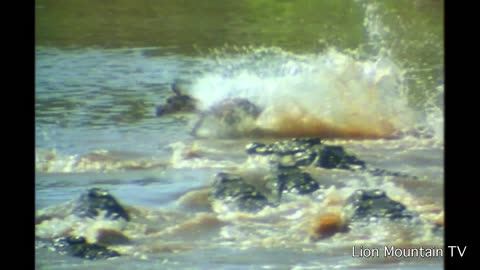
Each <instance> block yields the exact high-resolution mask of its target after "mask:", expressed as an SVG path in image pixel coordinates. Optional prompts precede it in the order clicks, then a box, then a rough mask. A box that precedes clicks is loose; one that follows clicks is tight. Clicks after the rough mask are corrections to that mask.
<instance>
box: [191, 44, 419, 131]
mask: <svg viewBox="0 0 480 270" xmlns="http://www.w3.org/2000/svg"><path fill="white" fill-rule="evenodd" d="M257 53H262V56H259V57H257V58H255V57H253V56H252V54H253V55H255V54H257ZM264 55H265V56H264ZM242 57H243V61H241V62H235V61H234V57H232V58H231V59H225V60H224V61H223V62H222V63H219V69H217V70H214V71H213V72H211V73H207V74H205V75H204V76H202V77H200V78H199V79H198V80H196V81H195V82H194V83H193V85H192V88H191V93H192V94H193V95H194V96H195V98H197V99H198V100H199V101H200V103H201V106H202V108H203V109H205V108H209V107H211V106H214V105H215V104H217V103H218V102H220V101H221V100H223V99H227V98H234V97H240V98H246V99H249V100H251V101H253V102H254V103H256V105H257V106H259V107H261V108H262V109H263V113H262V114H261V115H260V116H259V118H258V119H257V121H256V123H255V125H256V126H257V128H258V129H261V130H263V131H265V132H266V133H269V134H275V135H279V136H324V137H356V138H379V137H394V136H398V135H399V134H401V133H402V132H405V131H406V130H407V129H408V128H409V127H410V126H412V121H413V113H412V110H411V109H410V108H409V107H408V102H407V97H406V95H405V94H404V93H405V92H404V89H405V86H404V79H403V73H402V71H401V70H400V69H399V68H398V67H397V66H396V65H395V63H394V62H393V61H392V60H391V59H389V58H380V59H377V60H365V61H360V60H356V59H355V58H354V57H352V56H349V55H347V54H344V53H341V52H338V51H336V50H334V49H331V50H328V51H327V52H326V53H324V54H320V55H312V56H309V57H303V56H292V55H290V54H288V53H286V52H283V51H280V52H278V51H275V53H273V54H263V50H260V52H259V51H256V50H253V51H251V52H247V55H245V56H242ZM246 59H252V65H251V66H249V65H247V64H246V63H245V61H246ZM253 59H255V60H257V61H255V62H253ZM270 59H272V61H275V62H276V64H277V65H276V66H274V67H272V66H271V65H270V64H269V62H270ZM279 59H282V60H283V61H279ZM261 63H264V67H265V69H267V70H268V71H265V70H264V72H259V71H261V68H260V67H261ZM235 64H238V65H237V66H235ZM222 67H224V68H226V69H228V70H229V72H228V73H225V72H223V71H222Z"/></svg>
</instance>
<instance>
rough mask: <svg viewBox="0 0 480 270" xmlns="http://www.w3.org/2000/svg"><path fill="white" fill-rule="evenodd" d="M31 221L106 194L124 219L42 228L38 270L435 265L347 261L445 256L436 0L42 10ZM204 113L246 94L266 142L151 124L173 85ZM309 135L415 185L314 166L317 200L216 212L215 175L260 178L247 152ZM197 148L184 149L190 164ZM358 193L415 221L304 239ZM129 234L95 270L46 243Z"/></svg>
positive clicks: (171, 119) (438, 263)
mask: <svg viewBox="0 0 480 270" xmlns="http://www.w3.org/2000/svg"><path fill="white" fill-rule="evenodd" d="M35 8H36V47H35V57H36V59H35V66H36V72H35V88H36V89H35V151H36V164H35V166H36V168H35V172H36V173H35V178H36V179H35V187H36V190H35V209H36V213H37V216H41V215H42V214H44V213H52V212H53V213H54V212H58V213H60V212H62V209H64V208H65V207H67V206H66V204H68V202H70V201H72V200H75V199H76V198H78V197H79V196H80V194H81V193H83V192H85V191H86V190H87V189H88V188H91V187H100V188H105V189H107V190H109V191H110V192H111V193H112V194H113V195H114V196H115V197H116V198H117V199H118V200H119V201H120V202H121V203H122V204H123V205H125V206H126V207H127V208H128V209H129V211H131V213H132V216H133V217H134V218H133V219H132V221H131V222H130V223H128V224H112V223H109V222H108V221H106V220H103V219H99V220H79V219H77V218H75V217H69V216H66V217H65V216H64V217H62V218H57V219H51V220H47V221H43V222H39V223H38V224H37V225H36V236H37V239H36V259H35V260H36V268H38V269H159V268H160V269H333V268H335V269H357V268H362V269H377V268H379V269H384V268H385V269H391V268H395V269H441V268H443V258H442V257H437V258H394V259H391V258H390V259H386V258H358V257H353V256H352V247H353V246H357V247H359V246H364V247H383V246H386V245H388V246H392V245H393V246H396V247H419V246H422V247H433V246H435V247H443V235H442V234H441V233H432V229H431V228H432V226H433V224H436V225H438V224H440V225H441V226H443V225H442V224H443V211H444V210H443V200H444V198H443V176H444V167H443V164H444V163H443V150H444V143H443V91H444V90H443V80H444V75H443V69H444V68H443V1H434V0H423V1H421V0H416V1H414V0H411V1H354V0H344V1H314V0H311V1H308V0H305V1H288V0H285V1H273V0H251V1H220V0H218V1H194V0H191V1H190V0H186V1H147V0H142V1H126V0H125V1H123V0H117V1H101V2H98V1H77V0H71V1H45V0H43V1H36V3H35ZM175 82H176V83H178V84H179V85H180V86H181V87H182V89H183V91H184V92H186V93H188V94H190V95H192V96H194V97H195V98H197V99H198V100H199V102H200V103H199V104H200V109H203V110H207V109H208V108H210V107H211V106H214V105H215V104H217V103H218V102H220V101H221V100H223V99H225V98H232V97H242V98H247V99H249V100H251V101H253V102H254V103H255V104H256V105H257V106H259V107H261V108H262V109H263V112H262V114H261V115H260V116H259V118H258V119H257V121H256V122H255V123H254V125H256V126H257V127H261V128H263V129H265V130H268V131H270V133H269V134H272V135H271V136H267V137H262V138H248V137H246V136H242V133H241V132H239V134H237V135H238V136H235V138H232V137H228V136H222V135H223V134H221V133H219V132H217V130H215V128H211V127H210V128H204V129H203V131H202V132H203V133H202V136H201V137H193V136H192V135H191V134H190V131H191V129H192V127H193V125H194V124H195V121H196V120H197V119H198V115H196V114H193V113H191V114H190V113H180V114H173V115H168V116H165V117H157V116H156V115H155V106H156V105H159V104H162V103H164V102H165V99H166V98H167V97H168V96H170V95H171V94H172V92H171V88H170V87H171V84H172V83H175ZM301 136H317V137H321V138H324V142H325V143H326V144H334V145H342V146H343V147H344V148H345V149H346V150H347V151H348V152H350V153H353V154H355V155H356V156H357V157H358V158H360V159H362V160H365V161H366V162H367V163H368V164H370V165H372V166H374V167H378V168H382V169H388V170H391V171H397V172H402V173H405V174H408V175H415V176H417V178H408V177H407V178H402V177H397V178H395V177H393V178H392V177H374V176H372V175H367V174H361V173H353V172H344V171H341V170H326V169H315V168H307V170H308V171H309V172H310V173H311V175H312V177H314V178H315V179H316V180H318V181H319V182H320V183H321V184H322V188H321V189H320V190H319V191H317V192H315V193H313V194H312V195H311V196H302V197H295V196H293V197H292V198H290V199H289V200H288V201H287V202H286V203H284V204H282V205H280V206H279V207H278V208H269V207H267V208H266V209H264V210H262V211H260V212H259V213H256V214H249V213H243V212H238V211H233V210H230V209H228V208H225V207H224V206H222V205H221V204H219V203H218V202H213V203H212V202H211V201H209V200H208V199H207V197H206V194H207V192H208V187H209V185H210V184H211V181H212V179H213V176H214V175H215V173H217V172H221V171H236V172H239V173H241V174H244V175H247V176H252V177H253V176H255V175H257V174H264V173H265V170H266V168H267V166H268V165H267V163H266V162H265V160H262V159H255V158H251V157H248V156H247V154H246V152H245V146H246V145H247V144H248V143H251V142H253V141H258V142H273V141H277V140H280V139H285V138H291V137H301ZM191 153H195V155H193V157H192V155H191ZM359 188H380V189H382V190H384V191H385V192H386V193H387V195H388V196H389V197H391V198H392V199H394V200H396V201H399V202H401V203H403V204H405V205H406V206H407V208H409V209H410V210H413V211H415V212H417V213H418V214H419V215H420V218H421V219H422V220H423V221H424V223H425V225H424V226H420V227H417V226H416V227H414V228H404V227H399V226H396V225H395V224H379V225H375V226H370V227H359V228H356V227H353V228H351V230H350V231H349V232H348V233H339V234H336V235H334V236H333V237H330V238H326V239H322V240H318V241H312V240H310V238H309V230H310V229H309V228H310V224H311V222H312V221H313V220H315V218H316V217H318V216H319V215H321V214H322V213H325V212H332V211H338V208H339V207H338V205H339V203H340V202H342V201H343V200H345V199H346V198H347V197H348V196H349V195H350V194H352V192H353V191H355V190H356V189H359ZM101 228H114V229H116V230H121V231H122V232H123V233H124V234H125V235H127V236H128V237H129V238H130V239H131V243H130V244H127V245H119V246H115V249H116V250H118V251H119V252H120V253H122V254H123V256H122V257H119V258H115V259H108V260H100V261H88V260H83V259H79V258H73V257H68V256H64V255H61V254H58V253H55V252H52V251H51V250H50V249H49V248H48V247H47V246H48V245H46V244H45V243H46V242H45V240H46V239H51V238H55V237H59V236H62V235H66V234H69V233H70V234H77V235H84V236H86V237H87V238H88V239H95V235H96V233H97V232H98V230H99V229H101Z"/></svg>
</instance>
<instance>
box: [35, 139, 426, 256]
mask: <svg viewBox="0 0 480 270" xmlns="http://www.w3.org/2000/svg"><path fill="white" fill-rule="evenodd" d="M246 152H247V154H249V155H264V156H270V157H271V159H270V171H269V173H268V175H267V176H266V177H265V178H262V180H267V184H266V185H264V186H263V187H264V188H263V189H261V188H259V187H258V186H257V185H256V184H255V183H252V182H248V181H246V180H245V179H244V178H242V176H240V175H236V174H233V173H227V172H220V173H218V174H216V175H215V177H214V181H213V183H212V185H211V187H210V188H209V198H210V201H211V202H214V201H218V202H220V203H223V204H225V205H227V206H228V207H229V208H230V209H233V210H237V211H244V212H252V213H255V212H258V211H261V210H262V209H264V208H265V207H272V208H275V207H277V206H279V205H280V204H281V203H282V202H284V200H285V198H284V197H285V196H284V194H291V193H293V194H297V195H300V196H308V195H309V194H312V193H314V192H315V191H317V190H319V189H320V188H321V187H320V185H319V182H318V181H317V180H316V179H314V178H313V177H312V176H311V175H310V174H309V173H307V172H305V171H304V170H303V169H302V167H304V166H314V167H321V168H325V169H329V170H330V169H340V170H350V171H367V172H370V173H372V174H374V175H375V172H377V171H381V170H380V169H371V168H369V166H367V165H366V163H365V162H364V161H362V160H360V159H358V158H357V157H356V156H354V155H352V154H349V153H347V152H346V151H345V150H344V149H343V147H341V146H329V145H325V144H322V143H321V140H320V139H318V138H296V139H290V140H283V141H279V142H275V143H272V144H263V143H251V144H249V145H247V146H246ZM391 175H396V174H393V173H392V174H391ZM257 182H261V181H257ZM265 188H266V189H268V190H265ZM69 209H70V210H69V211H70V212H69V213H66V214H67V215H74V216H77V217H79V218H87V219H90V218H105V219H108V220H111V221H119V222H129V221H130V220H131V216H130V214H129V213H128V211H127V210H126V209H125V208H124V207H123V206H122V205H121V204H120V203H119V202H118V201H117V200H116V199H115V198H114V197H113V196H112V195H111V194H110V193H109V192H108V191H107V190H104V189H99V188H91V189H89V190H87V191H86V192H85V193H83V194H81V196H80V197H79V198H78V199H77V200H76V201H75V202H74V204H73V206H72V207H70V208H69ZM343 210H344V212H345V214H346V215H347V216H348V218H349V220H351V221H352V222H360V223H362V222H363V223H365V224H369V223H370V222H371V220H379V219H381V220H391V221H395V222H397V221H407V222H410V220H413V219H414V217H416V216H417V215H416V214H415V213H414V212H411V211H409V210H407V208H406V206H405V205H403V204H402V203H400V202H397V201H394V200H392V199H391V198H389V197H388V196H387V194H386V193H385V192H384V191H382V190H379V189H360V190H356V191H354V192H353V193H352V194H351V195H350V196H349V198H348V199H347V200H346V201H345V203H344V206H343ZM38 219H39V222H38V223H41V222H42V221H43V220H46V219H48V218H46V217H39V218H38ZM331 220H332V219H331V218H330V220H328V221H329V222H330V221H331ZM335 222H336V221H335ZM322 225H323V224H322ZM327 225H328V224H327ZM104 233H106V234H107V236H106V237H105V238H108V239H109V241H99V240H98V238H97V240H96V242H93V243H90V242H88V241H87V238H86V237H85V236H83V235H66V236H65V235H64V236H62V237H59V238H56V239H53V240H52V246H53V249H54V250H56V251H57V252H60V253H64V254H68V255H70V256H75V257H80V258H84V259H92V260H93V259H106V258H112V257H117V256H121V254H120V253H118V252H117V251H115V250H112V249H110V248H109V245H110V244H113V243H117V244H118V243H128V242H129V239H128V238H127V237H126V236H124V235H123V234H122V233H121V232H104ZM112 237H113V238H115V239H114V240H115V241H111V238H112Z"/></svg>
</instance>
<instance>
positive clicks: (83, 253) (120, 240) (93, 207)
mask: <svg viewBox="0 0 480 270" xmlns="http://www.w3.org/2000/svg"><path fill="white" fill-rule="evenodd" d="M67 209H68V211H67V212H66V213H63V215H65V216H72V215H73V216H76V217H78V218H84V219H97V218H101V219H106V220H110V221H118V222H122V220H123V221H127V222H128V221H130V215H129V214H128V212H127V210H126V209H125V208H124V207H123V206H122V205H121V204H120V203H119V202H118V201H117V199H115V198H114V197H113V195H111V194H110V192H108V191H107V190H105V189H100V188H90V189H88V190H87V191H86V192H84V193H82V194H81V195H80V197H79V198H78V199H77V200H75V201H74V202H73V203H72V206H71V207H67ZM51 218H53V217H49V216H39V217H37V219H38V220H37V223H38V224H39V223H41V222H43V221H45V220H48V219H51ZM128 242H129V239H128V237H126V236H125V235H123V234H122V233H121V232H120V231H114V230H109V229H103V230H100V231H99V235H97V239H96V242H94V243H91V242H88V241H87V238H86V236H83V235H71V234H69V235H66V236H62V237H58V238H55V239H52V240H51V246H52V248H53V250H55V251H57V252H59V253H61V254H66V255H69V256H73V257H80V258H83V259H89V260H98V259H108V258H112V257H118V256H121V254H120V253H119V252H117V251H115V250H112V249H110V248H109V247H108V245H109V244H124V243H128Z"/></svg>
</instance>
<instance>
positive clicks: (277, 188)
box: [211, 138, 414, 215]
mask: <svg viewBox="0 0 480 270" xmlns="http://www.w3.org/2000/svg"><path fill="white" fill-rule="evenodd" d="M246 152H247V154H249V155H262V156H269V157H270V172H269V174H268V176H267V177H266V179H267V182H268V183H267V185H266V186H267V187H270V190H269V191H268V194H262V192H261V191H260V190H259V189H257V188H255V186H254V185H251V184H247V183H245V181H244V180H243V179H242V178H241V177H240V176H238V175H234V174H229V173H225V172H222V173H219V174H217V175H216V177H215V180H214V184H213V186H212V191H211V197H212V198H213V199H220V200H223V201H225V202H226V203H227V204H229V205H233V207H234V208H236V209H238V210H241V211H254V212H256V211H259V210H261V209H262V208H263V207H265V206H276V205H278V204H279V203H280V202H281V201H282V194H284V193H296V194H300V195H307V194H311V193H313V192H315V191H316V190H318V189H319V188H320V185H319V182H318V181H317V180H315V179H314V178H313V177H312V176H311V175H310V174H309V173H307V172H305V171H303V170H302V169H301V168H302V167H305V166H313V167H321V168H325V169H340V170H349V171H359V172H367V173H370V174H371V175H373V176H379V175H380V176H405V177H411V176H407V175H404V174H401V173H397V172H390V171H387V170H383V169H378V168H371V167H370V166H368V165H367V164H366V163H365V162H364V161H363V160H360V159H358V158H357V157H356V156H355V155H352V154H349V153H347V152H346V151H345V150H344V149H343V147H342V146H333V145H325V144H322V143H321V140H320V139H319V138H294V139H290V140H283V141H278V142H275V143H272V144H263V143H251V144H249V145H247V146H246ZM411 178H414V177H411ZM258 182H260V181H258ZM233 183H234V184H233ZM362 194H363V193H362ZM375 194H376V195H375ZM272 195H273V196H272ZM377 195H378V196H377ZM362 196H363V195H362ZM362 196H360V195H359V194H357V197H358V198H357V199H356V200H351V201H350V202H349V203H350V204H355V203H356V202H358V201H361V200H362V198H363V200H366V201H379V200H380V201H382V200H383V201H384V202H385V197H386V195H385V194H383V195H382V194H380V193H378V194H377V193H375V192H374V193H368V192H367V193H365V194H364V196H363V197H362ZM382 196H383V197H382ZM267 198H268V199H267ZM253 200H258V201H257V202H252V201H253ZM387 205H388V203H380V204H374V205H373V206H372V207H373V210H372V211H375V209H376V208H378V207H385V206H387ZM377 206H378V207H377ZM367 212H368V211H367ZM385 215H386V214H385Z"/></svg>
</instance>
